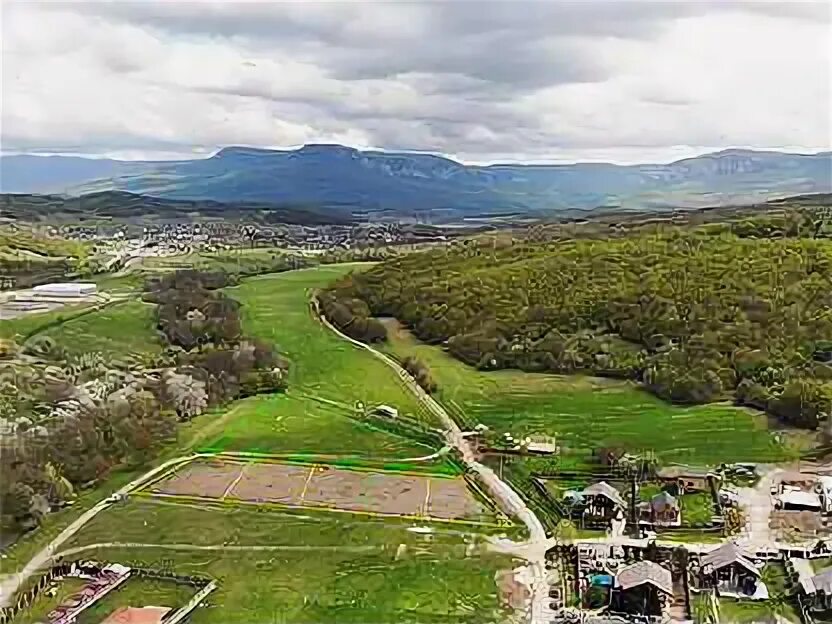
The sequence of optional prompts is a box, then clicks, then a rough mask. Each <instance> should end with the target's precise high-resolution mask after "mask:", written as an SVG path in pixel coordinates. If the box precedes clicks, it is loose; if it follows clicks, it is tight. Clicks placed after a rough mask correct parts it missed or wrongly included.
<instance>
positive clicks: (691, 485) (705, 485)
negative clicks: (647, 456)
mask: <svg viewBox="0 0 832 624" xmlns="http://www.w3.org/2000/svg"><path fill="white" fill-rule="evenodd" d="M656 478H657V479H659V481H663V482H664V483H666V484H667V485H673V486H675V487H676V488H677V489H678V492H679V494H683V493H685V492H708V491H710V489H711V483H712V482H715V481H718V480H719V475H717V474H716V473H713V472H711V471H709V470H701V469H699V468H691V467H689V466H665V467H664V468H659V469H658V470H657V471H656Z"/></svg>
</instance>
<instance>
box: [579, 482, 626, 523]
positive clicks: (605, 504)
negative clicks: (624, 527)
mask: <svg viewBox="0 0 832 624" xmlns="http://www.w3.org/2000/svg"><path fill="white" fill-rule="evenodd" d="M580 494H581V498H582V499H583V501H584V503H585V505H586V507H585V508H584V515H585V516H589V517H590V518H592V519H594V520H612V519H613V518H614V517H615V516H616V513H617V512H619V511H624V510H626V509H627V503H626V501H625V500H624V499H623V498H622V497H621V494H619V493H618V490H616V489H615V488H614V487H612V486H611V485H610V484H609V483H607V482H606V481H601V482H600V483H594V484H592V485H590V486H589V487H588V488H585V489H584V490H582V491H581V492H580Z"/></svg>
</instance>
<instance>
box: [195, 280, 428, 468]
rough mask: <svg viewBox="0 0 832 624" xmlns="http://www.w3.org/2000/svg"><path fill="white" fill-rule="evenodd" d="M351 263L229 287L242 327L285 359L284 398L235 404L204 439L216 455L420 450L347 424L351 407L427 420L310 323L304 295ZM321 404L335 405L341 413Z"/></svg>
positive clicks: (391, 384) (363, 357)
mask: <svg viewBox="0 0 832 624" xmlns="http://www.w3.org/2000/svg"><path fill="white" fill-rule="evenodd" d="M352 268H355V266H353V265H339V266H332V265H330V266H325V267H316V268H314V269H306V270H302V271H293V272H288V273H280V274H276V275H268V276H261V277H257V278H253V279H250V280H246V281H245V282H244V283H243V284H242V285H241V286H238V287H236V288H232V289H229V294H230V295H231V296H232V297H234V298H235V299H238V300H239V301H240V302H241V303H243V329H244V331H245V332H246V334H249V335H253V336H257V337H260V338H263V339H265V340H268V341H270V342H272V343H273V344H275V345H278V348H279V350H280V351H281V352H282V353H284V354H286V356H287V357H288V358H289V359H290V360H291V363H292V368H291V373H290V380H289V391H288V393H287V394H286V395H280V396H270V397H255V398H252V399H248V400H245V401H241V402H239V403H237V404H236V405H235V407H234V408H233V409H234V415H233V417H232V418H228V419H227V420H226V422H225V423H224V425H223V428H222V431H221V433H219V432H218V435H217V436H216V437H214V438H213V439H206V444H207V446H208V447H211V448H215V449H222V450H248V451H260V452H281V451H293V452H298V453H304V452H313V453H339V452H341V453H352V454H355V455H357V456H369V457H388V458H392V457H408V456H416V455H419V454H424V453H425V450H426V449H425V447H423V446H420V445H415V444H414V443H412V442H409V441H407V440H404V439H403V438H398V437H395V436H391V435H388V434H382V433H377V432H373V430H371V429H370V428H369V427H367V426H365V425H362V424H360V423H357V422H356V421H355V420H353V419H351V418H349V416H348V415H349V414H350V413H351V409H352V406H353V405H354V403H355V402H356V401H362V402H363V403H364V404H365V405H368V406H369V405H376V404H380V403H383V404H388V405H393V406H396V407H398V409H399V411H400V412H401V413H403V414H410V415H413V416H415V417H417V418H423V419H424V418H428V416H427V415H426V413H425V412H424V410H423V408H422V407H421V405H420V404H419V403H418V402H417V401H416V399H415V398H414V397H413V396H412V395H411V394H410V393H409V392H408V390H407V389H406V388H405V387H404V385H403V384H402V383H401V382H400V381H399V379H398V377H397V376H396V375H395V373H393V372H392V371H391V370H389V369H388V368H387V367H386V366H385V365H384V364H383V363H381V362H380V361H378V360H376V359H375V358H373V357H372V356H371V355H370V354H369V353H367V352H366V351H363V350H361V349H358V348H356V347H353V346H352V345H350V344H348V343H346V342H344V341H343V340H341V339H340V338H338V337H337V336H335V335H333V334H332V333H331V332H330V331H329V330H327V329H326V328H324V327H323V326H322V325H321V324H320V323H318V321H317V320H316V319H314V318H313V316H312V314H311V312H310V310H309V306H308V299H309V295H310V292H311V291H312V290H313V289H315V288H318V287H321V286H324V285H326V284H327V283H329V282H330V281H331V280H333V279H335V278H337V277H339V276H341V275H343V274H345V273H346V272H348V271H349V270H351V269H352ZM318 399H324V400H325V401H334V402H336V403H338V404H341V405H342V407H338V406H334V405H331V404H329V403H326V402H322V401H320V400H318Z"/></svg>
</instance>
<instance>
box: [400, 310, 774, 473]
mask: <svg viewBox="0 0 832 624" xmlns="http://www.w3.org/2000/svg"><path fill="white" fill-rule="evenodd" d="M388 327H391V329H392V331H390V337H391V342H390V344H389V345H388V347H387V348H388V349H389V350H390V351H391V352H392V353H394V354H395V355H397V356H399V357H404V356H406V355H411V354H414V355H417V356H418V357H419V358H420V359H422V360H423V361H424V362H425V363H427V364H428V366H429V367H430V369H431V372H432V374H433V376H434V378H435V379H436V381H437V383H438V384H439V398H440V400H441V401H442V402H443V403H444V404H446V405H447V406H449V407H451V408H452V409H457V410H462V411H464V412H465V413H466V414H467V415H468V416H469V417H473V418H474V419H475V420H476V421H478V422H482V423H485V424H486V425H488V426H489V427H491V428H492V429H494V430H496V431H498V432H503V431H510V432H511V433H512V434H514V435H515V436H518V435H525V434H534V433H546V434H549V435H555V436H557V438H558V440H559V441H560V443H561V444H563V445H564V446H566V447H568V448H569V449H571V450H573V451H576V452H580V453H586V452H589V451H591V450H592V449H593V448H596V447H599V446H603V445H621V446H624V447H627V448H630V449H651V450H654V451H655V452H656V453H657V455H658V456H659V457H660V459H662V460H664V461H678V462H689V463H694V464H715V463H720V462H730V461H775V460H779V459H783V458H784V457H785V456H786V454H787V451H786V450H785V449H783V448H782V447H781V446H780V445H779V444H777V443H776V442H775V441H774V439H773V438H772V436H771V435H770V434H769V432H768V431H767V430H766V427H765V421H764V419H763V418H761V417H759V416H758V415H757V414H754V413H752V412H751V411H748V410H744V409H739V408H735V407H733V406H728V405H718V404H717V405H706V406H697V407H677V406H673V405H670V404H667V403H665V402H663V401H661V400H659V399H657V398H655V397H653V396H651V395H649V394H647V393H646V392H643V391H641V390H639V389H637V388H636V387H634V386H633V385H631V384H628V383H626V382H617V381H614V380H605V379H598V378H592V377H561V376H558V375H545V374H535V373H522V372H519V371H511V370H504V371H495V372H482V371H477V370H475V369H473V368H471V367H468V366H466V365H465V364H463V363H462V362H460V361H458V360H456V359H454V358H452V357H450V356H449V355H447V354H445V353H444V352H443V351H442V350H441V349H439V348H438V347H433V346H429V345H425V344H421V343H419V342H418V341H417V340H415V339H414V338H413V336H412V335H411V334H410V333H409V332H407V331H406V330H402V329H401V328H399V327H398V325H397V324H396V323H395V322H393V321H391V322H389V323H388Z"/></svg>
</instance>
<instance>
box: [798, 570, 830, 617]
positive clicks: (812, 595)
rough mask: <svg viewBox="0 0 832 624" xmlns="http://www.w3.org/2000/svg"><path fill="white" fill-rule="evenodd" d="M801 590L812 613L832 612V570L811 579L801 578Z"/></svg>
mask: <svg viewBox="0 0 832 624" xmlns="http://www.w3.org/2000/svg"><path fill="white" fill-rule="evenodd" d="M800 588H801V589H802V590H803V593H804V594H805V595H806V602H807V603H808V605H809V606H810V608H811V609H812V611H816V612H817V611H832V568H829V569H827V570H824V571H823V572H819V573H818V574H815V575H814V576H812V577H810V578H805V577H803V576H801V579H800Z"/></svg>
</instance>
